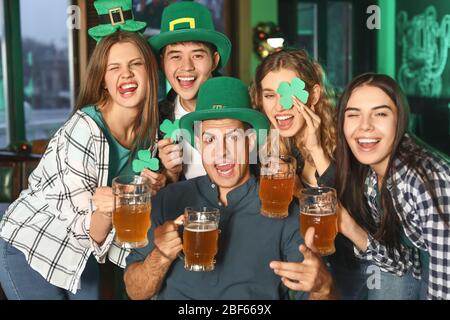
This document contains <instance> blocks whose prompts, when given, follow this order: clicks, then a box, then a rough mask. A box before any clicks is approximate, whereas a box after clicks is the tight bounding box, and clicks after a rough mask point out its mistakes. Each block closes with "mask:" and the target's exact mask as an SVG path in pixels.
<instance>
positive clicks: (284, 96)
mask: <svg viewBox="0 0 450 320" xmlns="http://www.w3.org/2000/svg"><path fill="white" fill-rule="evenodd" d="M277 93H278V94H279V95H280V96H281V98H280V104H281V106H282V107H283V108H284V109H286V110H289V109H291V108H292V106H293V102H292V96H295V97H297V99H299V100H300V101H301V102H303V103H306V102H307V101H308V97H309V93H308V91H306V90H305V82H304V81H303V80H302V79H300V78H297V77H296V78H294V79H292V81H291V84H289V82H285V81H284V82H281V83H280V85H279V86H278V89H277Z"/></svg>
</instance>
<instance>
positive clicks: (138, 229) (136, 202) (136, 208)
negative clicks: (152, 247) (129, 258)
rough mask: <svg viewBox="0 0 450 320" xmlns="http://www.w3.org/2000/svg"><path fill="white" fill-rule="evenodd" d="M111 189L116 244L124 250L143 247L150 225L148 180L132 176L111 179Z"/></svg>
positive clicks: (149, 188) (145, 243) (149, 189)
mask: <svg viewBox="0 0 450 320" xmlns="http://www.w3.org/2000/svg"><path fill="white" fill-rule="evenodd" d="M112 188H113V194H114V210H113V225H114V228H115V229H116V236H117V239H116V240H117V242H118V243H119V244H120V245H122V246H123V247H126V248H142V247H145V246H146V245H147V244H148V239H147V231H148V229H149V228H150V224H151V219H150V212H151V202H150V194H151V186H150V180H149V179H148V178H145V177H140V176H133V175H128V176H120V177H116V178H114V179H113V182H112Z"/></svg>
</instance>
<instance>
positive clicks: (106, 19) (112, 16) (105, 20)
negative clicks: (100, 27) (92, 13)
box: [98, 8, 133, 26]
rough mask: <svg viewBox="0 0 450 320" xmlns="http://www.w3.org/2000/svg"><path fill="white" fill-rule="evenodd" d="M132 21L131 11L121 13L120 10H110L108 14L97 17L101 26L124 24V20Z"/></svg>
mask: <svg viewBox="0 0 450 320" xmlns="http://www.w3.org/2000/svg"><path fill="white" fill-rule="evenodd" d="M131 19H133V11H131V10H127V11H122V9H121V8H116V9H111V10H109V13H108V14H101V15H99V16H98V20H99V21H100V23H101V24H111V25H113V26H114V25H116V24H124V23H125V21H126V20H131Z"/></svg>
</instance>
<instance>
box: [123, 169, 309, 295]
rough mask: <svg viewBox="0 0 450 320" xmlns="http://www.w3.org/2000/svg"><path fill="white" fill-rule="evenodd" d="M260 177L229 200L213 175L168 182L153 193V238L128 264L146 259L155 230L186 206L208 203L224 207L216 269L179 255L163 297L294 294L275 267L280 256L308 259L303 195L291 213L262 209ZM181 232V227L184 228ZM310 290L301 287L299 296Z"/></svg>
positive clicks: (137, 251) (297, 259) (152, 245)
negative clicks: (192, 265) (276, 214)
mask: <svg viewBox="0 0 450 320" xmlns="http://www.w3.org/2000/svg"><path fill="white" fill-rule="evenodd" d="M258 192H259V182H258V181H257V179H256V178H254V177H253V176H252V177H251V178H250V179H249V181H248V182H247V183H245V184H244V185H242V186H240V187H238V188H236V189H234V190H232V191H231V192H230V193H229V194H228V196H227V200H228V206H227V207H223V206H222V205H221V204H220V203H219V200H218V199H219V195H218V191H217V186H216V185H215V184H214V183H213V182H212V181H211V180H210V179H209V177H208V176H203V177H198V178H195V179H191V180H187V181H183V182H178V183H174V184H170V185H168V186H167V187H166V188H164V189H163V190H161V191H160V192H159V193H158V194H157V196H156V197H155V198H153V199H152V205H153V207H152V227H151V229H150V231H149V233H148V238H149V244H148V245H147V246H146V247H145V248H141V249H136V250H133V251H132V252H131V254H130V255H129V256H128V258H127V266H129V265H130V264H132V263H134V262H137V261H143V260H144V259H145V258H146V257H147V255H148V254H149V253H150V252H151V251H152V250H153V248H154V243H153V230H154V229H155V227H157V226H159V225H161V224H163V223H164V222H165V221H168V220H175V219H176V218H177V217H178V216H179V215H180V214H182V213H183V211H184V208H185V207H198V206H208V207H216V208H219V209H220V214H221V216H220V223H219V229H220V230H221V233H220V236H219V252H218V254H217V256H216V265H215V270H214V271H211V272H192V271H186V270H185V269H184V262H183V261H182V260H181V259H176V260H175V261H174V262H173V263H172V266H171V267H170V269H169V271H168V273H167V275H166V278H165V279H164V282H163V284H162V287H161V290H160V292H159V294H158V295H157V299H200V300H203V299H215V300H216V299H243V300H246V299H288V298H289V295H288V289H287V288H286V287H285V286H284V285H283V284H282V282H281V280H280V277H279V276H277V275H276V274H275V273H274V272H273V270H272V269H270V267H269V263H270V262H271V261H274V260H283V261H302V260H303V256H302V255H301V253H300V252H299V248H298V247H299V245H300V244H301V243H303V239H302V238H301V235H300V232H299V221H298V214H299V208H298V205H297V201H296V200H295V201H293V202H292V203H291V206H290V215H289V217H288V218H286V219H281V220H279V219H270V218H266V217H264V216H262V215H261V214H260V209H261V202H260V200H259V196H258ZM180 233H181V230H180ZM307 297H308V295H307V294H305V293H303V292H299V293H297V294H296V298H298V299H302V298H303V299H305V298H307Z"/></svg>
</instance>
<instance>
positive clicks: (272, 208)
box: [259, 176, 294, 218]
mask: <svg viewBox="0 0 450 320" xmlns="http://www.w3.org/2000/svg"><path fill="white" fill-rule="evenodd" d="M259 188H260V189H259V197H260V199H261V212H262V213H263V214H265V215H266V216H268V217H270V218H285V217H287V216H288V211H289V204H290V203H291V201H292V197H293V193H294V176H292V177H290V178H284V177H282V178H277V177H272V176H261V183H260V186H259Z"/></svg>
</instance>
